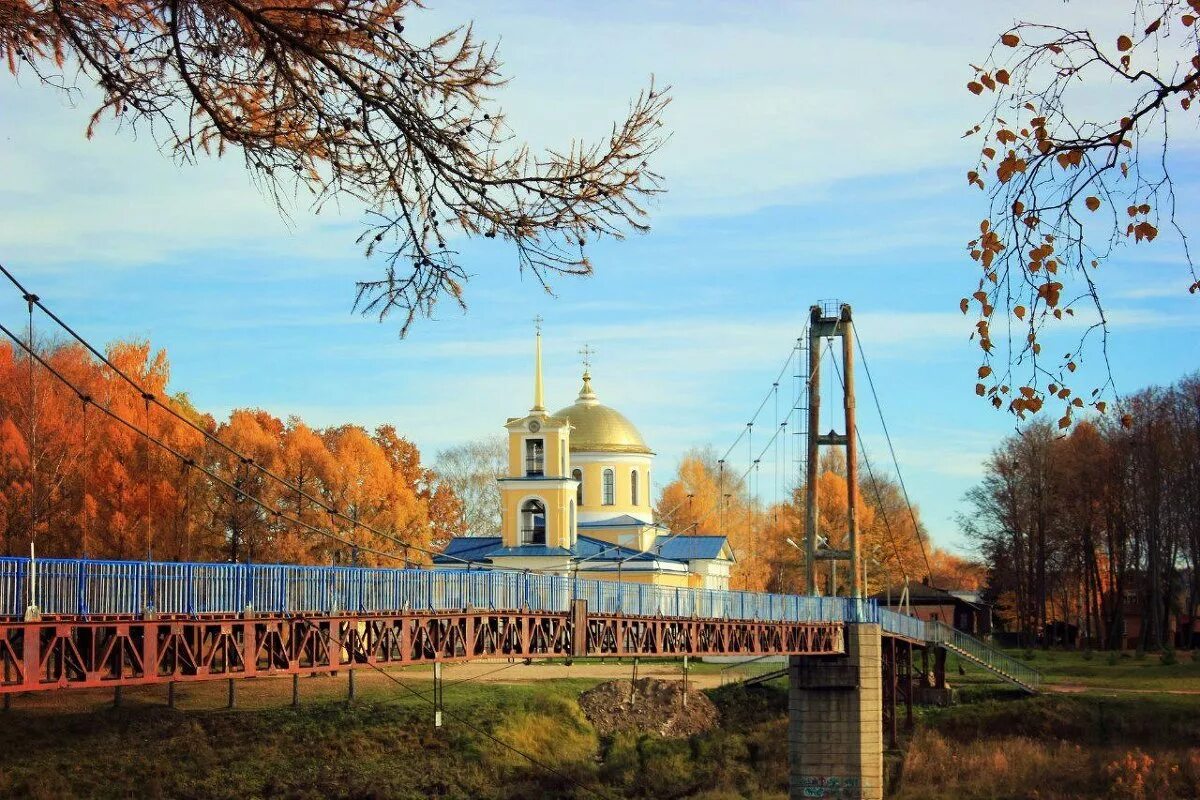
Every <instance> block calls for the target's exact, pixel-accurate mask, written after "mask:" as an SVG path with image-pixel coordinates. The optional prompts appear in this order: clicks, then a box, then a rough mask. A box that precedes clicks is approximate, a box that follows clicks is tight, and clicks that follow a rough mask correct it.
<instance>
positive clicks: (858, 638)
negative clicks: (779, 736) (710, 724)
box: [788, 624, 883, 800]
mask: <svg viewBox="0 0 1200 800" xmlns="http://www.w3.org/2000/svg"><path fill="white" fill-rule="evenodd" d="M882 657H883V642H882V637H881V634H880V628H879V625H876V624H871V625H864V624H854V625H847V626H846V654H845V655H842V656H833V657H829V656H792V657H791V658H790V659H789V663H788V683H789V685H788V715H789V723H788V754H789V761H790V765H791V777H790V782H789V783H790V787H791V790H790V794H789V796H790V797H791V799H792V800H800V798H811V797H826V798H839V799H840V800H883V658H882Z"/></svg>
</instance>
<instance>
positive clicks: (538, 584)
mask: <svg viewBox="0 0 1200 800" xmlns="http://www.w3.org/2000/svg"><path fill="white" fill-rule="evenodd" d="M31 599H32V600H33V601H35V602H34V603H32V605H34V606H36V608H35V609H29V608H28V607H29V606H30V605H31V603H30V600H31ZM30 611H32V612H33V616H34V617H35V618H33V619H30V620H29V621H26V620H25V619H24V617H25V616H28V615H29V613H28V612H30ZM39 615H40V616H39ZM854 623H879V624H881V625H882V627H883V628H884V630H885V633H886V634H887V635H892V636H897V637H901V638H905V639H908V640H910V641H919V642H923V641H924V640H923V638H922V636H923V633H922V630H921V623H920V621H919V620H916V619H913V618H909V617H902V616H900V615H897V614H892V613H891V612H888V611H886V610H880V609H879V608H878V607H877V606H876V605H875V604H874V603H872V602H870V601H865V600H852V599H850V598H842V597H832V598H831V597H800V596H794V595H772V594H762V593H753V592H731V591H718V590H703V589H670V588H663V587H655V586H648V585H645V584H631V583H618V582H611V581H591V580H584V579H578V578H567V577H562V576H552V575H535V574H528V573H514V572H499V571H457V570H426V569H405V570H398V569H378V568H357V567H302V566H292V565H248V564H191V563H168V562H120V561H91V560H84V559H38V560H37V561H30V560H29V559H13V558H5V559H0V693H10V692H27V691H41V690H47V689H61V688H85V687H96V686H118V685H139V684H146V683H163V682H170V681H196V680H213V679H220V678H248V677H255V676H260V675H287V674H300V673H313V672H333V671H337V670H342V669H354V668H356V667H362V666H371V665H375V666H387V665H391V666H406V665H411V664H420V663H432V662H437V661H466V660H472V659H483V658H514V659H517V658H550V657H572V656H573V657H580V656H591V657H610V656H611V657H621V656H638V657H642V658H656V657H657V658H673V657H679V656H683V655H688V656H706V655H725V656H728V655H737V656H748V657H753V656H760V655H768V654H772V655H822V654H826V655H829V654H837V653H842V652H844V638H843V635H844V626H845V625H846V624H854Z"/></svg>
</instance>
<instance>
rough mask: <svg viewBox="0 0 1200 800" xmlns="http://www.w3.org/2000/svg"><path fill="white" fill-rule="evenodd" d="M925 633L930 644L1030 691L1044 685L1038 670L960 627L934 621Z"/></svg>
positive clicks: (929, 624)
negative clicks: (959, 628)
mask: <svg viewBox="0 0 1200 800" xmlns="http://www.w3.org/2000/svg"><path fill="white" fill-rule="evenodd" d="M925 632H926V636H927V641H928V642H929V643H930V644H936V645H940V646H941V647H945V648H946V649H948V650H952V651H954V652H955V653H957V654H958V655H960V656H964V657H966V658H967V659H969V660H970V661H972V662H974V663H975V664H978V665H979V666H981V667H983V668H984V669H987V670H989V671H990V672H992V673H994V674H996V675H998V676H999V677H1001V678H1003V679H1005V680H1007V681H1008V682H1010V683H1013V684H1016V685H1017V686H1019V687H1020V688H1022V689H1024V690H1026V691H1028V692H1036V691H1037V690H1038V688H1039V687H1040V686H1041V683H1042V675H1041V673H1040V672H1038V671H1037V670H1036V669H1034V668H1033V667H1031V666H1029V665H1027V664H1023V663H1021V662H1020V661H1019V660H1017V659H1015V658H1013V657H1012V656H1010V655H1008V654H1007V653H1003V652H1001V651H1000V650H997V649H996V648H994V647H992V646H990V645H988V644H985V643H983V642H981V641H979V640H978V639H976V638H975V637H974V636H971V635H969V634H966V633H963V632H962V631H960V630H958V629H957V628H952V627H951V626H949V625H947V624H946V623H944V622H939V621H936V620H931V621H929V622H926V623H925Z"/></svg>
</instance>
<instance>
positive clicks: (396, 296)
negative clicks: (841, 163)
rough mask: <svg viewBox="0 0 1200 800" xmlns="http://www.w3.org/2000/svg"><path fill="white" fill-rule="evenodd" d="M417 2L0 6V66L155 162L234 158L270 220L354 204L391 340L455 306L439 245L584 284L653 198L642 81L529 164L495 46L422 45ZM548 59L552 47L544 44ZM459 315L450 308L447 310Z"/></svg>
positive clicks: (143, 1)
mask: <svg viewBox="0 0 1200 800" xmlns="http://www.w3.org/2000/svg"><path fill="white" fill-rule="evenodd" d="M420 10H421V3H420V2H419V1H418V0H384V1H383V2H376V0H343V1H342V2H337V3H327V2H322V0H288V1H287V2H282V3H263V2H261V1H260V0H249V2H235V1H233V0H122V2H97V3H62V2H51V1H50V0H0V56H2V57H4V58H5V59H6V61H7V64H8V69H9V71H10V72H11V73H12V74H13V75H15V76H21V75H24V74H29V75H32V77H33V78H34V79H36V80H40V81H41V82H42V83H43V84H44V85H45V86H46V87H47V88H50V89H57V90H62V91H66V92H68V93H71V94H72V96H83V97H88V96H89V95H87V94H83V93H82V92H80V91H79V90H80V89H82V88H84V87H86V86H89V85H90V86H91V87H94V88H95V89H96V90H98V91H99V94H100V100H99V108H98V109H97V110H96V111H95V113H94V114H93V116H92V121H91V124H90V125H89V126H88V133H89V135H90V134H91V133H92V131H93V130H94V129H95V127H96V125H97V124H98V122H99V121H100V120H101V119H102V118H103V117H105V116H108V115H111V116H113V117H115V118H116V120H117V121H118V122H119V123H120V126H121V128H123V129H128V130H131V131H133V132H135V133H136V132H139V131H141V132H149V133H150V134H151V135H152V136H153V137H154V138H155V139H156V140H157V141H158V143H159V145H160V147H161V148H162V149H163V150H165V151H167V152H168V153H170V154H171V155H173V156H175V157H177V158H179V159H181V160H184V161H192V160H195V159H197V158H199V157H200V156H202V155H209V154H216V155H222V154H224V153H226V152H229V151H233V152H239V153H240V154H241V155H242V157H243V160H244V163H245V167H246V169H247V171H248V172H249V173H250V175H251V177H252V178H253V180H254V182H255V183H256V184H257V185H259V186H261V187H262V188H263V189H264V190H265V191H266V193H267V194H268V195H269V196H270V197H271V199H272V200H273V201H274V202H275V204H276V205H278V206H279V207H280V210H281V211H286V210H288V204H289V203H290V202H291V201H293V199H294V198H308V199H309V200H310V201H311V202H312V204H313V206H314V208H315V210H317V211H320V209H321V208H322V207H324V206H326V205H327V204H335V205H336V204H339V203H340V204H345V203H346V201H349V205H350V206H351V207H359V206H361V207H363V208H364V209H365V210H366V212H367V219H368V220H369V222H368V224H367V227H366V230H365V231H364V232H363V234H362V236H361V237H360V242H365V243H366V254H367V255H368V256H371V255H373V254H378V255H379V256H381V257H382V260H383V262H384V265H383V270H382V273H383V274H382V275H377V276H375V277H373V278H372V279H369V280H362V281H359V282H358V284H357V287H358V299H357V304H358V306H359V308H360V309H361V310H362V311H363V312H364V313H369V314H375V315H378V316H379V317H380V318H383V317H385V316H387V315H388V314H389V313H391V312H398V313H399V314H400V315H401V316H402V317H403V318H404V322H403V327H402V330H404V331H407V329H408V327H409V325H410V324H411V323H412V322H413V320H414V318H415V317H416V316H417V315H421V314H424V315H426V316H428V315H430V314H432V313H433V309H434V307H435V305H436V304H437V303H438V301H439V300H443V299H448V300H449V301H450V302H452V303H456V304H459V305H463V304H464V301H463V296H464V284H465V283H466V282H467V280H468V272H469V271H468V269H467V267H466V265H465V264H463V263H462V260H461V255H460V254H461V252H462V248H460V247H454V246H451V245H449V244H448V242H449V240H450V239H451V237H456V236H464V235H465V236H478V237H485V238H499V239H502V240H504V241H507V242H508V243H510V244H511V245H512V246H513V247H514V249H515V250H516V254H517V258H518V262H519V265H520V267H521V269H522V270H528V271H531V272H532V273H533V274H534V275H535V276H536V277H537V278H538V279H539V281H541V282H542V283H543V284H546V283H547V281H548V280H549V279H550V278H551V277H552V276H554V275H557V274H590V273H591V271H592V265H591V262H590V261H589V259H588V256H587V245H588V244H589V243H591V242H594V241H596V240H597V239H599V238H603V237H605V236H608V237H615V238H621V237H623V236H624V235H626V233H627V232H628V231H629V230H633V231H644V230H646V225H645V223H644V218H645V216H646V213H645V211H644V210H643V207H642V206H643V204H644V202H645V200H646V199H647V198H649V197H651V196H653V195H655V194H657V193H658V192H659V191H660V180H659V176H658V175H656V174H655V173H654V172H652V171H651V170H650V169H649V167H648V165H647V159H648V158H650V157H651V156H652V155H653V154H654V153H655V151H656V150H657V149H658V148H659V146H660V145H661V144H662V142H663V140H664V137H663V135H662V133H661V124H662V123H661V116H662V112H663V109H664V107H665V106H666V104H667V101H668V99H667V96H666V94H665V93H664V92H663V91H662V90H660V89H657V88H655V86H654V84H653V82H651V84H650V86H649V88H648V89H646V90H645V91H643V92H642V93H641V94H640V95H639V96H638V97H637V98H636V99H635V100H634V101H633V103H632V105H631V107H630V109H629V112H628V114H627V115H626V116H625V117H624V118H623V119H621V120H619V121H618V122H617V123H616V124H614V125H613V126H612V128H611V130H610V131H609V132H607V134H606V135H603V136H601V137H599V138H598V140H597V141H596V142H594V143H585V142H582V141H573V142H570V143H566V144H564V145H563V146H560V147H556V148H552V149H548V150H545V151H544V152H540V153H534V152H532V151H531V149H530V148H529V147H528V146H527V145H525V144H523V143H521V142H520V141H519V140H517V139H516V137H515V136H514V134H513V133H512V129H511V128H510V127H509V125H508V123H507V121H506V119H505V115H504V113H503V111H502V110H501V109H500V108H499V107H498V106H497V104H496V103H495V102H494V101H493V99H492V97H491V95H492V94H493V93H494V92H495V91H497V90H498V89H499V88H500V87H501V86H502V85H503V84H504V83H505V82H506V80H507V79H506V77H505V76H504V75H502V74H501V72H500V68H501V65H500V61H499V59H498V57H497V53H496V49H495V47H493V46H492V45H489V44H487V43H486V42H482V41H479V40H478V39H477V38H476V37H475V35H474V33H473V31H472V29H471V27H470V26H469V25H468V26H464V27H460V28H456V29H454V30H451V31H449V32H447V33H444V34H442V35H438V36H434V37H433V38H432V39H428V40H424V39H420V38H418V37H416V36H414V35H413V34H412V33H410V32H407V31H406V28H405V23H406V21H407V19H408V17H409V16H410V15H411V14H414V13H417V12H419V11H420ZM564 48H566V45H565V44H564ZM464 307H465V306H464Z"/></svg>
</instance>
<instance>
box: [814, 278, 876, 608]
mask: <svg viewBox="0 0 1200 800" xmlns="http://www.w3.org/2000/svg"><path fill="white" fill-rule="evenodd" d="M834 341H837V342H838V343H839V344H840V349H841V361H842V368H841V380H839V381H838V384H839V385H840V386H841V390H842V410H843V432H842V433H838V432H837V431H836V430H833V429H832V428H831V429H830V431H829V432H828V433H821V357H822V354H823V352H824V351H825V348H826V346H837V345H831V344H830V343H832V342H834ZM830 399H831V400H832V399H833V398H830ZM807 444H808V458H807V463H806V465H805V466H806V474H805V476H804V491H805V519H804V554H805V578H806V581H807V586H806V591H807V592H808V593H809V594H817V593H818V587H817V562H819V561H828V562H829V564H830V579H829V592H828V593H829V594H835V593H836V592H837V585H836V574H837V568H836V565H837V562H839V561H846V562H849V566H850V596H851V597H854V598H860V597H862V596H863V590H864V587H863V581H862V574H863V573H862V564H861V561H862V558H861V549H860V545H859V541H858V512H857V508H856V506H857V504H858V434H857V428H856V426H855V408H854V318H853V314H852V313H851V310H850V306H849V304H847V303H840V302H836V301H834V302H826V303H818V304H816V305H813V306H812V308H811V309H810V316H809V324H808V443H807ZM822 447H838V448H843V449H844V452H845V456H846V499H847V503H846V530H845V542H846V547H845V548H838V547H835V546H834V541H833V539H832V534H834V533H835V531H827V532H826V535H825V537H824V538H822V536H821V531H820V530H819V526H820V498H819V496H818V493H817V483H818V479H819V478H820V462H821V448H822ZM837 533H840V532H837Z"/></svg>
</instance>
